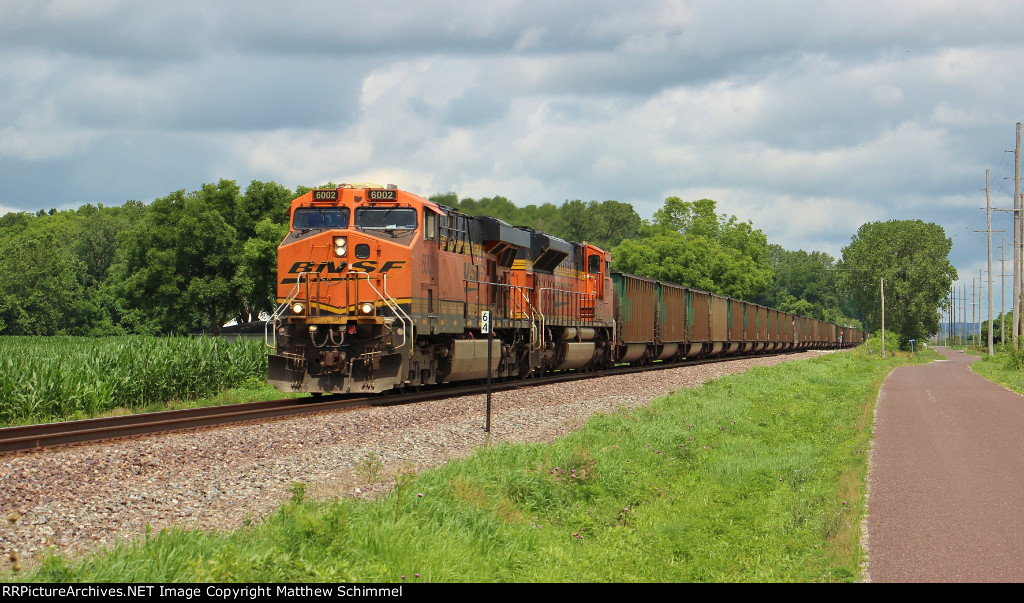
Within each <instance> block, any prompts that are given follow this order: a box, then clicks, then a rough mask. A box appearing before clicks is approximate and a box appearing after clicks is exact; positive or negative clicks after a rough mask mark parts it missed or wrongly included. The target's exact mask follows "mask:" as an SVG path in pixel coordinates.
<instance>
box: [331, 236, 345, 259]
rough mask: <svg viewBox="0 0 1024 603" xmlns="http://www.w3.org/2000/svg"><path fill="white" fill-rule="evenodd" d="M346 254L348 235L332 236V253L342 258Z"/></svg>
mask: <svg viewBox="0 0 1024 603" xmlns="http://www.w3.org/2000/svg"><path fill="white" fill-rule="evenodd" d="M347 254H348V237H334V255H336V256H338V257H339V258H343V257H345V256H346V255H347Z"/></svg>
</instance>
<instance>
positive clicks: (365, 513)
mask: <svg viewBox="0 0 1024 603" xmlns="http://www.w3.org/2000/svg"><path fill="white" fill-rule="evenodd" d="M929 357H937V354H935V353H934V352H925V353H922V354H921V355H919V357H918V358H917V359H916V361H926V360H928V359H929ZM909 361H911V360H908V359H885V360H883V359H880V358H878V357H877V356H874V357H871V356H868V355H866V354H862V353H857V352H854V353H837V354H831V355H828V356H824V357H822V358H819V359H815V360H810V361H800V362H790V363H784V364H781V365H777V366H775V367H771V368H762V369H754V370H751V371H749V372H747V373H744V374H742V375H736V376H730V377H725V378H722V379H719V380H716V381H713V382H711V383H709V384H707V385H705V386H703V387H701V388H699V389H695V390H684V391H680V392H677V393H675V394H673V395H671V396H669V397H667V398H663V399H660V400H657V401H655V402H654V403H652V404H651V405H650V406H649V407H644V408H640V409H636V410H633V411H620V412H617V413H613V414H608V415H599V416H596V417H594V418H592V419H591V420H590V421H589V422H588V423H587V425H586V426H585V427H584V428H583V429H581V430H579V431H577V432H574V433H573V434H571V435H570V436H568V437H566V438H563V439H561V440H559V441H557V442H555V443H553V444H547V445H527V444H515V445H512V444H502V445H497V446H491V447H485V448H482V449H479V450H478V451H477V452H476V454H474V455H473V456H471V457H469V458H467V459H464V460H460V461H453V462H451V463H449V464H447V465H444V466H442V467H438V468H436V469H433V470H430V471H426V472H424V473H422V474H420V475H415V474H413V473H412V472H409V471H404V472H400V473H399V474H398V475H396V476H395V484H396V487H395V489H394V491H393V492H391V493H390V494H389V495H387V496H386V497H384V498H382V499H380V500H377V501H373V502H366V501H356V500H351V499H341V500H337V499H334V500H325V501H310V500H306V499H305V485H303V484H296V485H294V486H293V498H292V501H291V502H290V503H289V504H287V505H285V506H283V507H281V508H280V509H279V510H278V511H277V512H275V513H274V514H273V515H271V516H269V517H266V518H265V519H264V520H262V521H259V522H254V523H252V524H251V525H248V526H246V527H243V528H242V529H239V530H237V531H235V532H233V533H225V534H210V533H204V532H200V531H186V530H183V529H175V530H169V531H164V532H161V533H159V534H151V535H149V536H148V537H147V538H146V539H145V540H143V541H139V542H135V543H126V544H120V545H118V546H116V547H114V548H113V549H111V550H109V551H105V552H102V553H99V554H94V555H91V556H89V557H87V558H86V559H84V560H82V561H78V562H69V561H66V560H64V559H61V558H58V557H52V558H49V559H47V560H45V561H43V562H42V563H40V564H39V565H38V566H36V568H35V569H34V570H33V573H32V574H30V575H28V576H25V577H24V579H28V580H38V581H47V582H55V581H59V582H78V581H118V582H167V581H181V582H208V581H209V582H213V581H216V582H223V581H237V582H241V581H246V582H248V581H252V582H273V581H316V582H329V581H330V582H333V581H345V582H401V581H402V580H405V581H408V582H416V581H425V580H429V581H431V582H447V581H481V582H590V581H594V582H607V581H614V582H672V581H712V582H732V581H744V582H776V581H777V582H816V581H826V582H831V581H853V580H856V579H858V578H859V577H860V564H861V562H862V560H863V551H862V550H861V547H860V524H861V520H862V518H863V516H864V504H865V500H864V499H865V482H866V475H867V453H868V448H869V445H870V430H871V424H872V417H873V409H874V404H875V400H876V398H877V392H878V388H879V386H880V385H881V382H882V380H883V379H884V377H885V375H886V374H887V373H888V372H889V370H891V368H892V367H894V366H897V365H899V364H905V363H906V362H909ZM417 574H418V575H417Z"/></svg>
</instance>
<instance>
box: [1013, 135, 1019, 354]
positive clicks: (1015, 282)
mask: <svg viewBox="0 0 1024 603" xmlns="http://www.w3.org/2000/svg"><path fill="white" fill-rule="evenodd" d="M1020 133H1021V123H1020V122H1019V121H1018V122H1017V146H1016V147H1014V151H1013V209H1014V212H1013V348H1014V349H1017V345H1018V344H1017V340H1018V339H1019V338H1020V311H1019V308H1020V255H1021V254H1020V243H1021V237H1020V221H1021V220H1020V210H1021V207H1020Z"/></svg>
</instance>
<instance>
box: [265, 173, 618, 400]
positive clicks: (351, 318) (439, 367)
mask: <svg viewBox="0 0 1024 603" xmlns="http://www.w3.org/2000/svg"><path fill="white" fill-rule="evenodd" d="M610 261H611V257H610V255H609V254H608V253H607V252H605V251H604V250H601V249H599V248H597V247H594V246H592V245H587V244H585V243H584V244H579V243H573V242H569V241H563V240H561V239H559V238H557V237H553V236H551V235H547V234H544V233H542V232H539V231H536V230H532V229H526V228H517V227H513V226H510V225H508V224H506V223H505V222H502V221H501V220H497V219H495V218H489V217H471V216H467V215H465V214H462V213H460V212H459V211H457V210H455V209H452V208H449V207H446V206H443V205H439V204H437V203H434V202H432V201H428V200H426V199H423V198H422V197H419V196H417V195H414V194H412V193H409V192H405V191H400V190H398V189H397V188H396V187H395V186H394V185H388V186H386V187H382V186H379V185H370V184H366V185H363V184H356V185H342V186H340V187H338V188H336V189H321V190H313V191H310V192H308V193H306V194H305V195H303V196H301V197H299V198H297V199H295V200H293V201H292V210H291V229H290V232H289V233H288V235H287V236H286V237H285V239H284V241H283V242H282V243H281V246H280V248H279V250H278V291H277V297H278V302H279V303H280V306H279V307H278V310H277V312H275V314H274V316H273V317H271V320H269V321H268V323H267V340H268V344H270V345H272V346H273V347H275V351H276V353H273V354H271V355H270V359H269V360H270V370H269V379H270V382H271V383H272V384H273V385H274V386H275V387H277V388H278V389H281V390H283V391H301V392H313V393H318V392H356V393H371V392H384V391H389V390H392V389H395V388H402V387H406V386H411V387H415V386H420V385H427V384H433V383H441V382H444V381H458V380H467V379H480V378H484V377H486V376H487V373H488V363H487V359H488V351H490V357H491V366H490V371H491V373H492V374H493V375H494V376H495V377H525V376H528V375H530V374H539V373H543V372H545V371H549V370H564V369H590V368H600V367H604V366H608V365H610V364H612V363H613V361H614V358H613V351H612V345H611V338H612V336H613V333H614V320H613V299H612V282H611V275H610ZM483 311H489V312H490V313H491V330H492V331H493V332H494V334H495V337H494V338H493V341H492V343H491V346H490V347H491V349H490V350H488V344H487V334H486V333H483V332H481V330H480V321H481V313H482V312H483Z"/></svg>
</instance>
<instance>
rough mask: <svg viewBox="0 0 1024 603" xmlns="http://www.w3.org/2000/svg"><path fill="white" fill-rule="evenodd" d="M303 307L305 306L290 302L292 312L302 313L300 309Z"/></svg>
mask: <svg viewBox="0 0 1024 603" xmlns="http://www.w3.org/2000/svg"><path fill="white" fill-rule="evenodd" d="M304 309H305V306H303V305H302V304H292V314H302V311H303V310H304Z"/></svg>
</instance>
